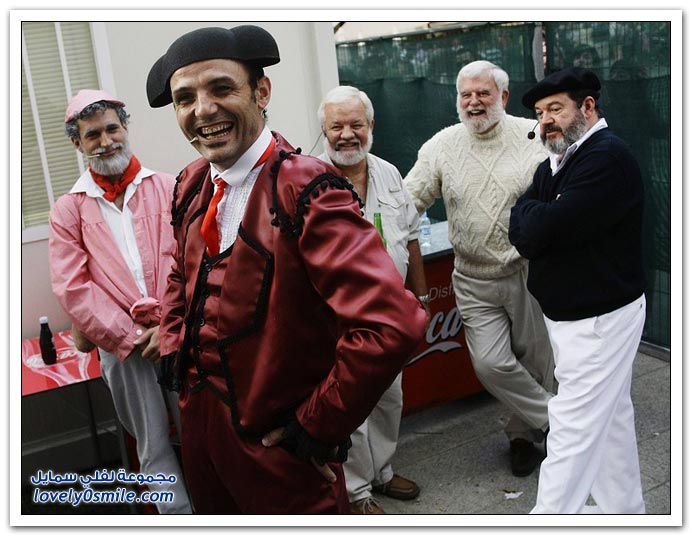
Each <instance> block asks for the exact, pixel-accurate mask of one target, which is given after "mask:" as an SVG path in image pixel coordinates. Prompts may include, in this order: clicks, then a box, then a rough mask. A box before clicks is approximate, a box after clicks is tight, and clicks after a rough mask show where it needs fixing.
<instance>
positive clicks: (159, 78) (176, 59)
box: [147, 24, 279, 108]
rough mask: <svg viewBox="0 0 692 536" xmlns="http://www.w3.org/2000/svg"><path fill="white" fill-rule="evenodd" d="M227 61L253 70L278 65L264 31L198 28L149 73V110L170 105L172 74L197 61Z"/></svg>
mask: <svg viewBox="0 0 692 536" xmlns="http://www.w3.org/2000/svg"><path fill="white" fill-rule="evenodd" d="M217 58H226V59H231V60H236V61H242V62H244V63H248V64H251V65H254V66H256V67H266V66H267V65H274V64H275V63H279V48H278V47H277V46H276V41H274V38H273V37H272V36H271V34H270V33H269V32H268V31H267V30H265V29H264V28H260V27H259V26H253V25H250V24H246V25H243V26H236V27H234V28H229V29H226V28H216V27H212V28H200V29H199V30H193V31H191V32H188V33H186V34H185V35H183V36H181V37H179V38H178V39H176V40H175V41H173V44H171V46H170V47H168V50H167V51H166V53H165V54H164V55H163V56H161V57H160V58H159V59H158V60H156V63H154V65H153V67H152V68H151V70H150V71H149V76H148V77H147V98H148V99H149V105H150V106H151V107H152V108H160V107H161V106H166V105H167V104H170V103H171V102H173V99H172V97H171V87H170V83H169V82H170V80H171V76H173V73H175V71H177V70H178V69H180V68H181V67H185V66H186V65H190V64H191V63H196V62H198V61H205V60H213V59H217Z"/></svg>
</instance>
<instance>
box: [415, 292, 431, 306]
mask: <svg viewBox="0 0 692 536" xmlns="http://www.w3.org/2000/svg"><path fill="white" fill-rule="evenodd" d="M417 298H418V301H419V302H421V303H422V304H423V305H426V306H427V305H428V304H429V303H430V294H424V295H423V296H417Z"/></svg>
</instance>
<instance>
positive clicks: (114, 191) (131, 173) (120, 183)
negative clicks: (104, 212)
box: [89, 155, 142, 203]
mask: <svg viewBox="0 0 692 536" xmlns="http://www.w3.org/2000/svg"><path fill="white" fill-rule="evenodd" d="M141 169H142V164H140V163H139V160H137V158H136V157H135V155H132V157H131V158H130V163H129V164H128V166H127V169H125V171H124V172H123V176H122V177H120V179H119V180H117V181H115V182H111V181H109V180H108V179H107V178H106V177H105V176H103V175H99V174H98V173H96V172H95V171H94V170H93V169H91V165H89V171H90V172H91V176H92V177H93V179H94V182H95V183H96V184H98V185H99V186H100V187H101V188H103V189H104V190H105V192H104V194H103V198H104V199H106V200H107V201H110V202H111V203H112V202H113V201H115V198H116V197H118V195H119V194H120V193H122V192H124V191H125V188H127V185H128V184H130V183H131V182H132V181H133V180H135V177H136V176H137V173H139V171H140V170H141Z"/></svg>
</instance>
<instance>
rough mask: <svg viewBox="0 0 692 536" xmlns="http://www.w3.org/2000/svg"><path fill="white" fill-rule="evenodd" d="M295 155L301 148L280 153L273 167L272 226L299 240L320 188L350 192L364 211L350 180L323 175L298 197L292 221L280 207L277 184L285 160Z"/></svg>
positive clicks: (312, 181)
mask: <svg viewBox="0 0 692 536" xmlns="http://www.w3.org/2000/svg"><path fill="white" fill-rule="evenodd" d="M294 154H300V148H298V149H296V151H295V152H286V151H280V152H279V159H278V160H277V161H276V162H274V164H273V165H272V167H271V173H272V207H271V208H270V209H269V213H270V214H271V215H272V216H274V217H273V218H272V220H271V224H272V225H273V226H274V227H278V228H279V229H280V230H281V232H282V233H286V234H287V235H288V236H290V237H291V238H297V237H299V236H300V235H301V234H302V233H303V225H304V223H305V215H306V214H307V212H308V208H309V205H310V203H311V200H312V199H317V198H318V197H319V196H320V188H321V190H322V192H325V191H327V188H338V189H339V190H349V191H350V192H351V195H352V196H353V199H354V200H355V201H358V206H359V207H360V208H361V209H362V208H363V207H364V206H365V204H364V203H363V201H362V200H361V199H360V197H359V196H358V193H357V192H356V190H355V189H354V188H353V184H351V183H350V182H349V181H348V179H346V178H344V177H339V176H337V175H333V174H331V173H322V174H320V175H318V176H317V177H315V178H314V179H312V180H311V181H310V183H309V184H308V185H307V186H305V188H303V191H302V192H301V193H300V195H299V196H298V199H297V201H296V216H295V219H294V220H292V219H291V217H290V216H289V215H288V214H286V213H285V212H283V211H282V210H281V207H280V206H279V196H278V192H277V183H278V179H279V171H280V169H281V164H282V163H283V161H284V160H286V159H288V158H291V156H292V155H294Z"/></svg>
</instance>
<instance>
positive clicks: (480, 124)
mask: <svg viewBox="0 0 692 536" xmlns="http://www.w3.org/2000/svg"><path fill="white" fill-rule="evenodd" d="M478 110H485V115H481V116H474V115H470V114H469V112H473V111H478ZM457 113H458V114H459V121H461V122H462V123H464V124H465V125H466V128H468V129H469V130H471V132H473V133H474V134H483V133H484V132H487V131H489V130H490V129H491V128H493V127H494V126H495V125H497V124H498V123H499V122H500V120H501V119H502V117H503V116H504V115H505V109H504V108H503V107H502V101H501V100H500V99H498V100H497V101H496V102H495V104H493V105H492V106H485V107H484V106H477V107H471V106H469V107H467V108H466V110H462V109H461V107H460V106H459V99H457Z"/></svg>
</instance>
